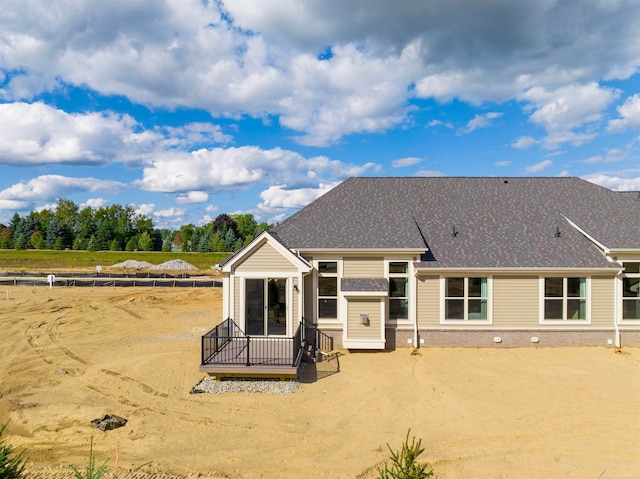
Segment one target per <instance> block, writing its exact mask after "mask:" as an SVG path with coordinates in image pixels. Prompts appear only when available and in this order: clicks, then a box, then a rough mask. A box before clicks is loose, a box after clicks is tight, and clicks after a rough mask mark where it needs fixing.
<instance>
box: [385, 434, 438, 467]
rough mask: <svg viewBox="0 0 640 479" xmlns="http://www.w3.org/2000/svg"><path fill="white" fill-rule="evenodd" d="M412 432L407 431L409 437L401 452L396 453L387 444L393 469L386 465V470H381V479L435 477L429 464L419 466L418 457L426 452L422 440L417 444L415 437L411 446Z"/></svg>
mask: <svg viewBox="0 0 640 479" xmlns="http://www.w3.org/2000/svg"><path fill="white" fill-rule="evenodd" d="M410 432H411V429H409V430H408V431H407V437H406V439H405V440H404V442H403V443H402V449H400V451H397V452H396V451H394V450H393V449H391V446H389V444H387V447H388V448H389V452H390V453H391V457H390V461H391V468H389V465H388V464H385V465H384V468H382V469H379V472H380V476H379V479H426V478H429V477H431V476H433V471H432V470H431V469H429V465H428V464H418V463H417V462H416V459H417V458H418V456H419V455H420V454H422V453H423V452H424V448H423V447H422V440H421V439H419V440H418V441H417V442H416V438H415V437H412V438H411V444H409V433H410Z"/></svg>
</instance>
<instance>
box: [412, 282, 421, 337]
mask: <svg viewBox="0 0 640 479" xmlns="http://www.w3.org/2000/svg"><path fill="white" fill-rule="evenodd" d="M413 304H414V306H413V347H414V349H418V348H419V347H420V341H419V340H418V273H417V272H416V271H415V270H414V272H413Z"/></svg>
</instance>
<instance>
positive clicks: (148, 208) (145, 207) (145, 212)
mask: <svg viewBox="0 0 640 479" xmlns="http://www.w3.org/2000/svg"><path fill="white" fill-rule="evenodd" d="M134 208H135V209H134V213H135V214H137V215H141V216H150V215H152V214H153V212H154V210H155V209H156V205H155V204H153V203H142V204H140V205H135V207H134Z"/></svg>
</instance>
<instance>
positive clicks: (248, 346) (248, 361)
mask: <svg viewBox="0 0 640 479" xmlns="http://www.w3.org/2000/svg"><path fill="white" fill-rule="evenodd" d="M250 345H251V336H248V335H247V366H251V360H250V358H251V356H250V352H249V348H250Z"/></svg>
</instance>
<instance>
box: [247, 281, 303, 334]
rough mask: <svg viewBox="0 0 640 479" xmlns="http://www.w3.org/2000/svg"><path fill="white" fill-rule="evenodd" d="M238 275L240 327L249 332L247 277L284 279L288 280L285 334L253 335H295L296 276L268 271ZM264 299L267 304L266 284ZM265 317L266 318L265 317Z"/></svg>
mask: <svg viewBox="0 0 640 479" xmlns="http://www.w3.org/2000/svg"><path fill="white" fill-rule="evenodd" d="M238 277H239V278H240V285H239V286H240V287H239V288H238V289H240V291H241V294H240V315H239V317H238V319H239V321H237V323H238V326H240V328H241V329H242V330H243V331H244V332H245V333H246V332H247V318H246V314H247V305H246V299H247V297H246V281H247V279H262V280H264V281H267V280H269V279H284V280H286V281H287V287H286V290H285V305H286V315H285V321H286V324H285V334H269V335H267V336H254V335H252V336H251V337H252V338H253V337H256V338H261V337H265V338H286V337H291V336H293V331H294V327H293V311H292V309H293V278H294V277H295V276H284V275H282V274H281V275H278V274H275V275H270V274H268V273H263V274H262V275H256V274H248V275H238ZM264 294H265V297H264V301H265V304H266V301H267V298H268V296H267V295H268V287H267V285H266V284H265V288H264ZM263 319H264V318H263Z"/></svg>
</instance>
